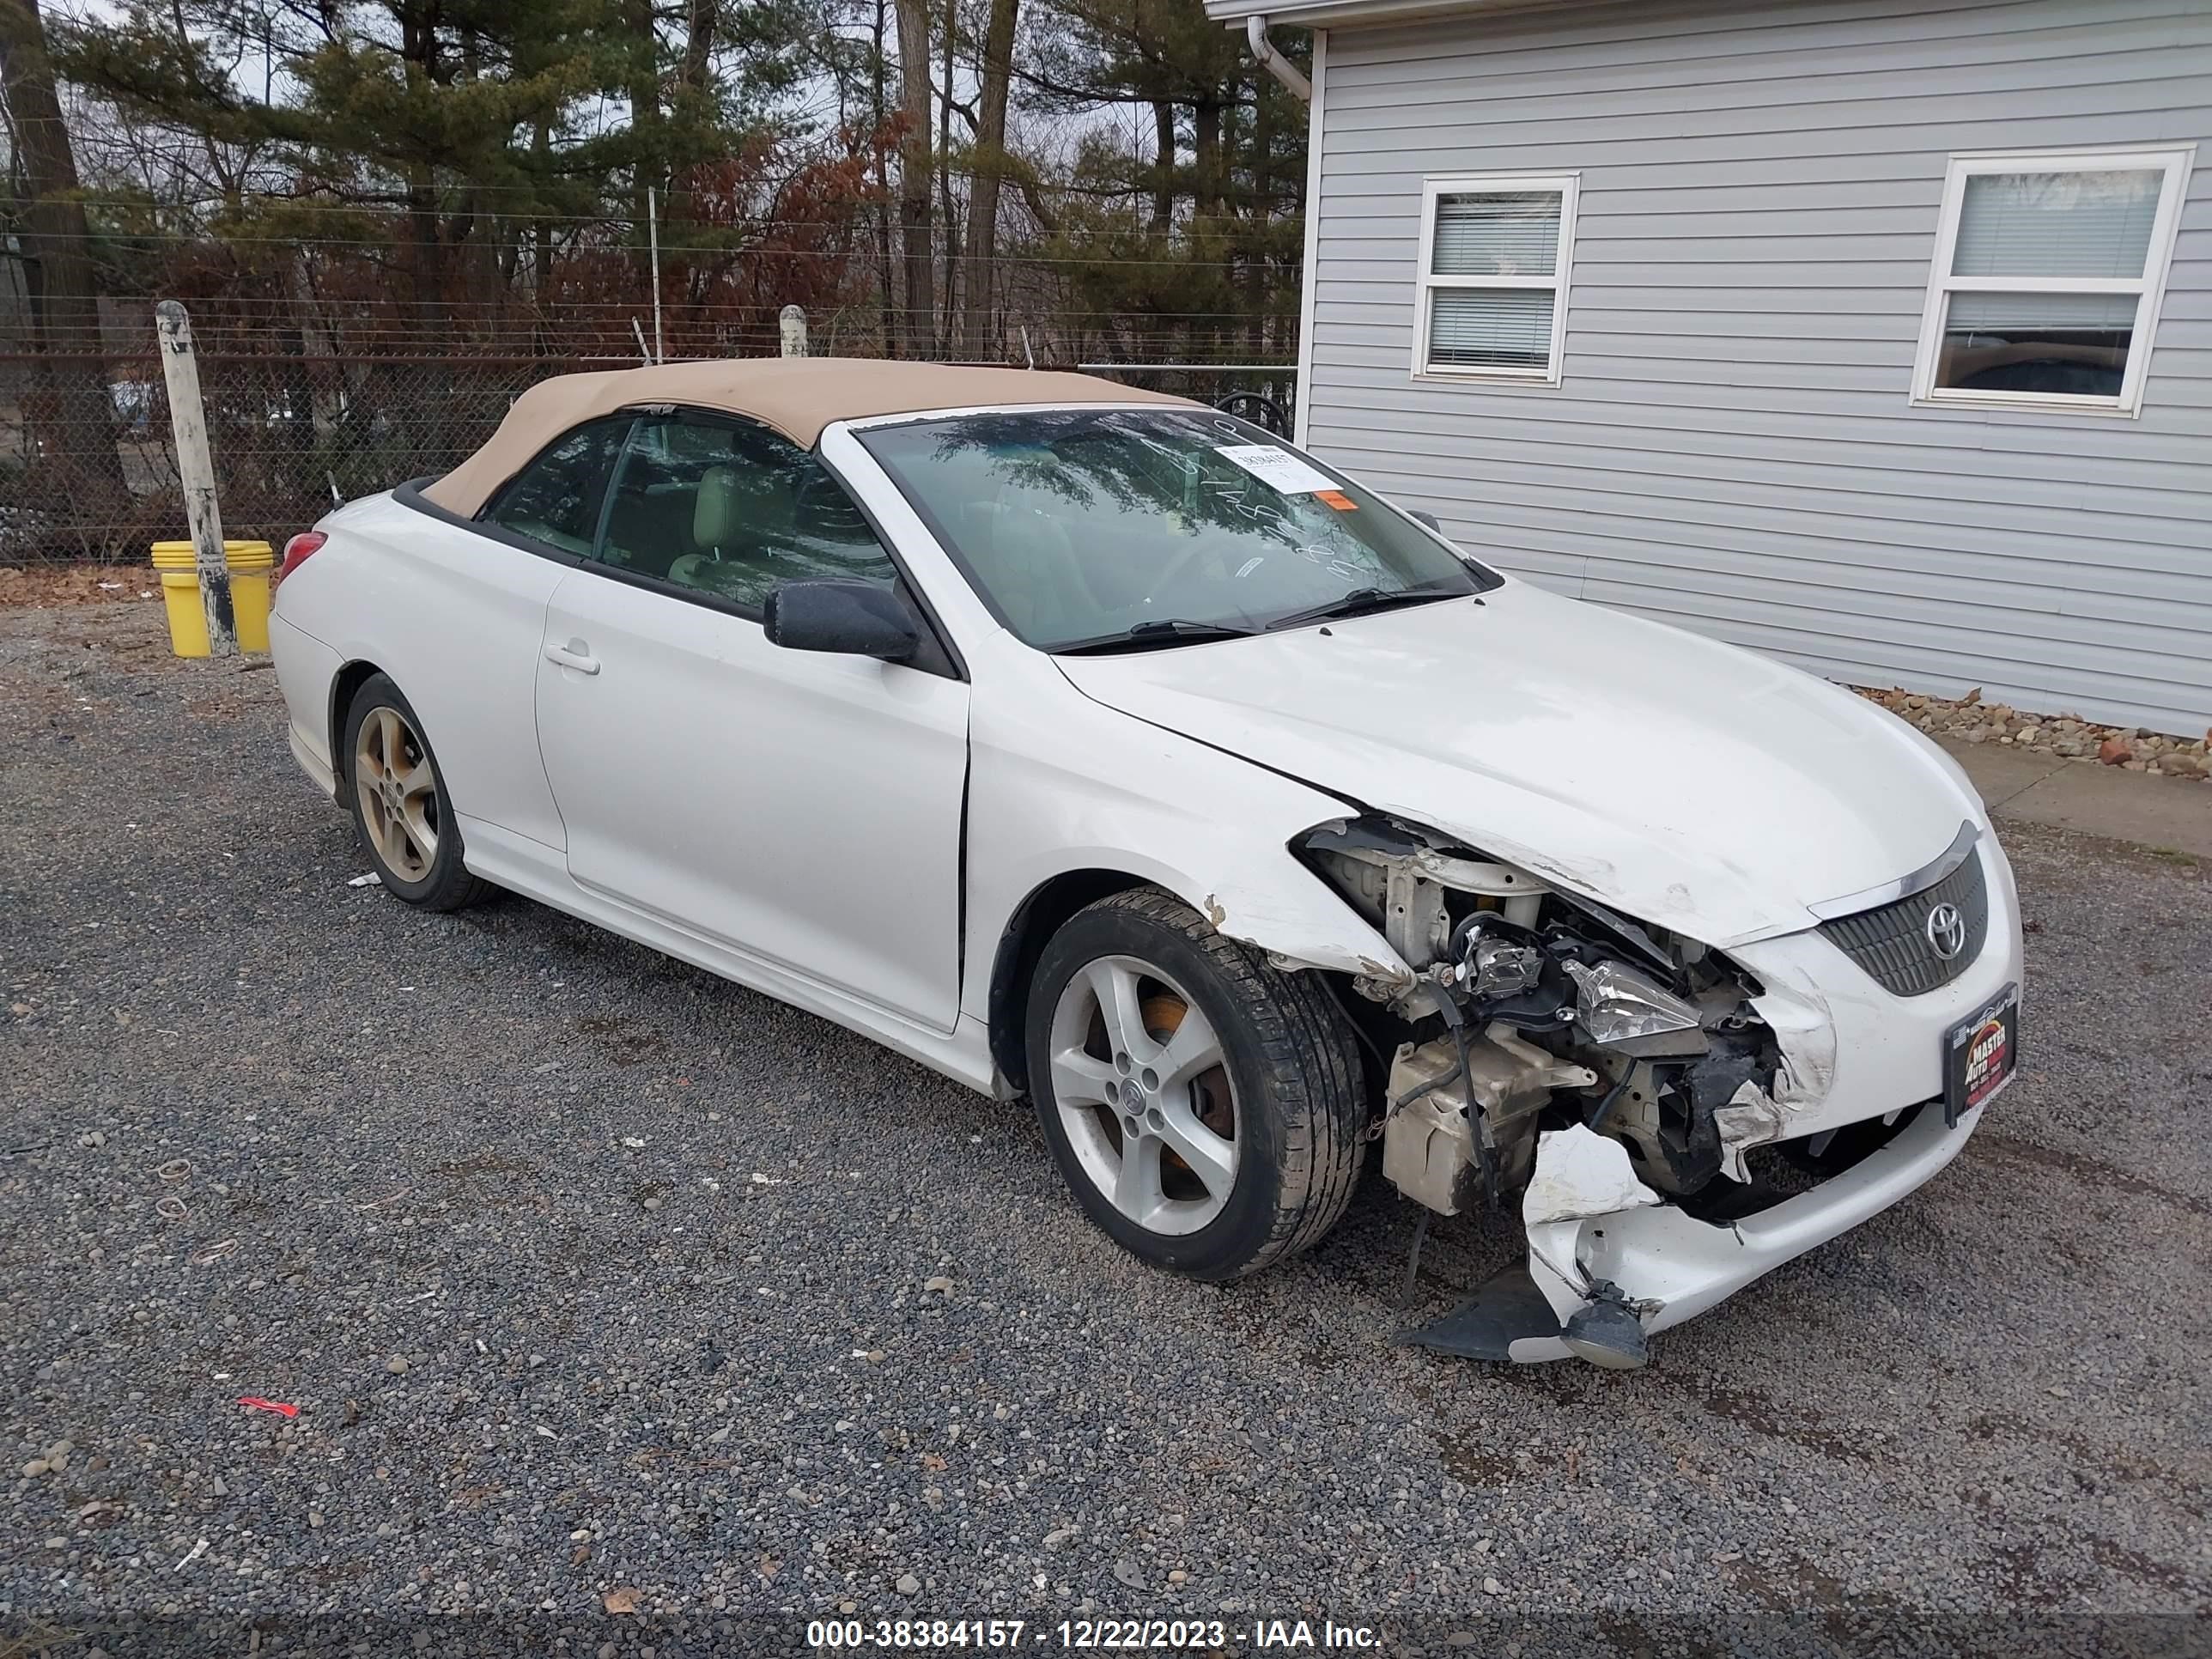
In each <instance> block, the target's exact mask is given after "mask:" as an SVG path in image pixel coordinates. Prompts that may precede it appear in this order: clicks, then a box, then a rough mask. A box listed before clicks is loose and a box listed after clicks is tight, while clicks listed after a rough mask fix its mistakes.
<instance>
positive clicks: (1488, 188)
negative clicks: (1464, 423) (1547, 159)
mask: <svg viewBox="0 0 2212 1659" xmlns="http://www.w3.org/2000/svg"><path fill="white" fill-rule="evenodd" d="M1538 190H1555V191H1559V257H1558V258H1556V259H1554V260H1553V262H1552V275H1551V276H1549V277H1548V278H1546V277H1541V276H1435V275H1432V274H1431V271H1430V270H1429V266H1430V264H1431V258H1432V256H1433V255H1434V253H1435V251H1436V240H1437V199H1438V198H1439V197H1445V196H1462V195H1476V196H1479V195H1482V194H1484V193H1485V192H1511V191H1538ZM1581 191H1582V174H1580V173H1485V174H1481V175H1480V176H1474V177H1469V176H1466V175H1461V174H1455V175H1454V176H1452V177H1450V178H1443V179H1424V180H1423V181H1422V185H1421V251H1420V264H1419V266H1417V267H1416V274H1415V277H1414V289H1413V378H1414V379H1415V380H1483V381H1489V382H1492V383H1495V384H1498V385H1504V386H1557V385H1559V377H1560V372H1561V369H1562V367H1563V360H1564V358H1565V350H1566V343H1567V290H1568V283H1569V280H1570V278H1571V275H1572V273H1573V270H1574V257H1575V204H1576V198H1577V197H1578V196H1579V195H1580V194H1581ZM1468 288H1477V289H1480V288H1488V289H1517V290H1523V291H1525V290H1528V289H1550V290H1551V294H1552V349H1551V356H1550V362H1549V363H1548V364H1547V366H1546V367H1545V368H1496V367H1482V366H1478V365H1474V364H1468V363H1434V362H1430V361H1429V337H1430V321H1431V313H1432V312H1433V310H1434V307H1435V300H1434V296H1435V295H1436V292H1437V289H1468Z"/></svg>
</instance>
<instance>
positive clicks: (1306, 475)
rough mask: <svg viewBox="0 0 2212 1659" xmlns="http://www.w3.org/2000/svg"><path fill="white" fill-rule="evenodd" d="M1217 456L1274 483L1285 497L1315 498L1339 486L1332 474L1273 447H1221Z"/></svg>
mask: <svg viewBox="0 0 2212 1659" xmlns="http://www.w3.org/2000/svg"><path fill="white" fill-rule="evenodd" d="M1213 453H1215V454H1217V455H1218V456H1220V457H1221V459H1223V460H1225V461H1229V462H1231V463H1233V464H1234V465H1237V466H1241V467H1243V469H1244V470H1245V471H1247V472H1249V473H1250V474H1251V475H1252V476H1253V477H1255V478H1257V479H1258V480H1259V481H1260V482H1261V483H1266V484H1273V486H1274V487H1275V488H1276V489H1279V490H1281V491H1282V492H1283V494H1285V495H1313V494H1315V493H1316V492H1317V491H1319V490H1323V489H1335V488H1336V487H1337V484H1336V480H1335V479H1334V478H1332V477H1329V476H1328V474H1327V473H1326V472H1322V471H1316V469H1315V468H1313V467H1310V466H1309V465H1306V464H1305V463H1304V461H1302V460H1300V459H1298V458H1297V456H1295V455H1293V454H1291V452H1290V451H1289V450H1287V449H1278V448H1276V447H1274V445H1273V444H1221V445H1218V446H1217V447H1215V449H1214V452H1213Z"/></svg>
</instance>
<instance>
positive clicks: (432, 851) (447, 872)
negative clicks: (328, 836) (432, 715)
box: [343, 674, 492, 911]
mask: <svg viewBox="0 0 2212 1659" xmlns="http://www.w3.org/2000/svg"><path fill="white" fill-rule="evenodd" d="M343 752H344V755H345V757H346V797H347V800H348V803H349V806H350V808H351V810H352V812H353V823H354V831H355V833H356V835H357V836H360V838H361V844H362V850H363V851H365V852H366V853H368V858H369V862H370V863H371V864H372V865H374V866H375V869H376V873H377V876H378V878H379V879H380V881H381V882H382V883H383V885H384V887H385V889H386V891H388V892H390V893H391V894H392V896H393V897H395V898H398V899H399V900H402V901H403V902H406V903H408V904H412V905H415V906H416V907H417V908H421V909H424V910H441V911H442V910H459V909H460V908H463V907H464V906H465V905H470V904H474V903H476V902H478V901H479V900H481V899H483V897H484V896H486V895H488V894H489V893H490V891H491V890H492V889H491V884H489V882H485V881H483V880H481V879H479V878H477V877H475V876H472V875H471V874H470V873H469V872H468V870H467V868H466V866H465V865H464V864H463V863H462V855H461V832H460V827H459V824H457V823H455V822H454V820H453V807H452V804H451V802H450V801H449V800H448V799H447V794H446V781H445V778H444V776H443V775H441V773H440V772H439V770H438V757H437V756H436V755H435V754H434V753H432V752H431V749H430V742H429V739H428V738H426V737H424V736H423V735H422V721H421V720H419V719H418V718H417V717H416V714H415V710H414V708H413V706H412V705H411V704H410V703H409V702H408V701H407V699H406V698H405V697H404V696H401V695H400V691H399V688H398V685H397V684H394V683H393V682H392V677H391V676H390V675H388V674H373V675H371V676H370V677H369V678H368V679H367V680H365V681H363V682H362V687H361V690H358V691H356V693H355V694H354V699H353V703H352V705H351V707H349V708H348V709H347V710H346V721H345V747H344V750H343Z"/></svg>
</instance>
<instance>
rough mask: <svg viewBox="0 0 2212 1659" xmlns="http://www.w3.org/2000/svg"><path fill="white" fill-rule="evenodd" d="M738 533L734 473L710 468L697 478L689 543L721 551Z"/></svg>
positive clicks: (735, 475)
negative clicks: (696, 492) (697, 488)
mask: <svg viewBox="0 0 2212 1659" xmlns="http://www.w3.org/2000/svg"><path fill="white" fill-rule="evenodd" d="M737 532H738V474H737V469H736V468H734V467H727V466H710V467H708V469H707V470H706V471H704V472H702V473H701V474H700V475H699V494H698V495H697V496H696V498H694V500H693V502H692V506H691V543H692V545H693V546H695V547H698V548H702V549H712V548H717V547H721V546H724V545H726V544H728V543H729V542H730V541H731V540H732V539H733V538H735V537H736V535H737Z"/></svg>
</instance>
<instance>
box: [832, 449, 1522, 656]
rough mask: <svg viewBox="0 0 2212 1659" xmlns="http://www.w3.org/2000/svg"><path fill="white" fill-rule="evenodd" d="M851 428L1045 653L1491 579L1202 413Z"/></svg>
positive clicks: (1147, 641)
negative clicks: (856, 429) (858, 430)
mask: <svg viewBox="0 0 2212 1659" xmlns="http://www.w3.org/2000/svg"><path fill="white" fill-rule="evenodd" d="M855 436H857V437H858V438H859V439H860V442H861V443H862V444H864V445H865V446H866V448H867V450H868V453H870V454H872V455H873V456H874V457H875V459H876V460H877V461H878V463H879V464H880V465H882V467H883V469H884V471H886V472H887V473H889V474H890V477H891V479H892V481H893V482H894V483H896V484H897V485H898V487H899V489H900V491H901V492H902V494H903V495H905V496H906V498H907V501H908V503H909V504H910V505H911V506H912V507H914V508H915V511H916V512H917V513H920V514H921V517H922V519H923V520H925V521H926V522H927V524H928V525H929V526H930V529H931V530H932V532H934V533H935V535H936V537H937V538H938V539H939V541H940V542H942V543H943V544H945V547H946V548H947V549H948V550H950V551H951V554H952V556H953V557H954V558H955V559H956V560H957V562H959V564H960V566H961V568H963V570H964V571H965V572H966V573H967V575H968V578H969V580H970V581H971V582H973V583H974V584H975V588H976V591H977V592H980V593H981V595H982V596H983V598H984V599H985V601H986V602H987V604H988V605H990V606H991V608H992V610H993V611H994V612H996V614H997V615H998V617H1000V620H1001V621H1003V622H1004V623H1006V626H1007V627H1008V628H1010V629H1012V630H1013V632H1014V633H1015V634H1016V635H1018V636H1019V637H1020V638H1021V639H1023V640H1024V641H1027V642H1028V643H1029V644H1030V645H1033V646H1036V647H1038V648H1039V649H1041V650H1045V651H1055V650H1063V649H1067V648H1071V647H1084V646H1088V645H1095V644H1098V643H1100V642H1109V643H1110V642H1113V641H1117V640H1133V641H1141V642H1142V645H1143V647H1145V648H1154V647H1167V646H1172V645H1176V644H1179V643H1187V642H1189V641H1194V640H1204V639H1210V638H1219V637H1221V636H1222V635H1225V634H1234V633H1246V632H1254V631H1257V630H1260V629H1266V628H1269V627H1274V626H1291V625H1293V624H1295V623H1298V622H1302V621H1304V622H1320V621H1324V620H1326V619H1327V617H1328V616H1329V615H1330V614H1332V613H1333V612H1334V611H1336V609H1337V607H1339V606H1341V607H1342V611H1343V614H1352V612H1353V611H1357V610H1361V609H1382V608H1385V607H1387V606H1388V605H1392V604H1406V603H1414V602H1417V601H1425V600H1432V599H1447V598H1450V597H1452V596H1454V595H1457V594H1467V593H1476V592H1481V591H1483V590H1484V589H1485V588H1487V587H1491V586H1496V585H1497V582H1498V578H1497V577H1495V576H1492V575H1491V574H1489V573H1488V572H1486V571H1485V570H1483V569H1481V568H1480V567H1479V566H1474V565H1471V564H1470V563H1468V562H1467V561H1466V560H1464V559H1462V558H1461V557H1460V556H1458V555H1456V554H1455V553H1454V552H1453V551H1452V550H1450V549H1449V548H1448V547H1446V546H1445V545H1444V544H1443V543H1441V542H1439V541H1438V540H1437V538H1434V537H1433V536H1431V535H1429V534H1428V533H1427V532H1425V531H1423V530H1422V529H1421V527H1420V526H1419V525H1417V524H1415V523H1413V521H1412V520H1408V519H1407V518H1404V517H1402V516H1401V514H1399V513H1398V512H1397V511H1396V510H1395V509H1394V508H1392V507H1386V506H1385V505H1383V502H1382V501H1380V500H1378V499H1377V498H1376V496H1374V495H1370V494H1369V493H1368V492H1367V491H1366V490H1364V489H1361V488H1360V487H1359V486H1358V485H1357V484H1355V483H1352V482H1351V481H1349V480H1348V479H1346V478H1343V477H1339V476H1338V475H1337V474H1335V473H1334V472H1332V471H1327V470H1325V469H1322V468H1320V467H1318V466H1316V465H1314V464H1313V463H1311V462H1310V461H1309V460H1307V459H1305V458H1304V456H1302V455H1299V454H1297V453H1294V452H1292V451H1291V450H1290V449H1288V448H1286V447H1285V446H1283V445H1282V444H1280V443H1278V442H1277V441H1275V440H1274V439H1273V438H1271V437H1269V436H1268V435H1267V434H1266V433H1264V432H1262V431H1261V430H1260V429H1259V428H1256V427H1254V426H1250V425H1248V424H1246V423H1245V422H1242V421H1237V420H1234V419H1231V417H1230V416H1226V415H1219V414H1215V413H1212V412H1211V411H1207V410H1168V409H1147V410H1127V409H1117V410H1023V411H1021V412H1019V413H1015V414H1003V415H971V416H958V417H955V418H951V419H947V420H934V421H921V422H914V423H911V424H908V425H902V426H894V427H881V428H870V429H866V430H863V431H861V432H859V433H856V434H855ZM1400 595H1403V596H1406V597H1404V598H1402V599H1400V598H1397V597H1395V596H1400ZM1148 624H1149V626H1147V625H1148ZM1132 630H1134V632H1132Z"/></svg>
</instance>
